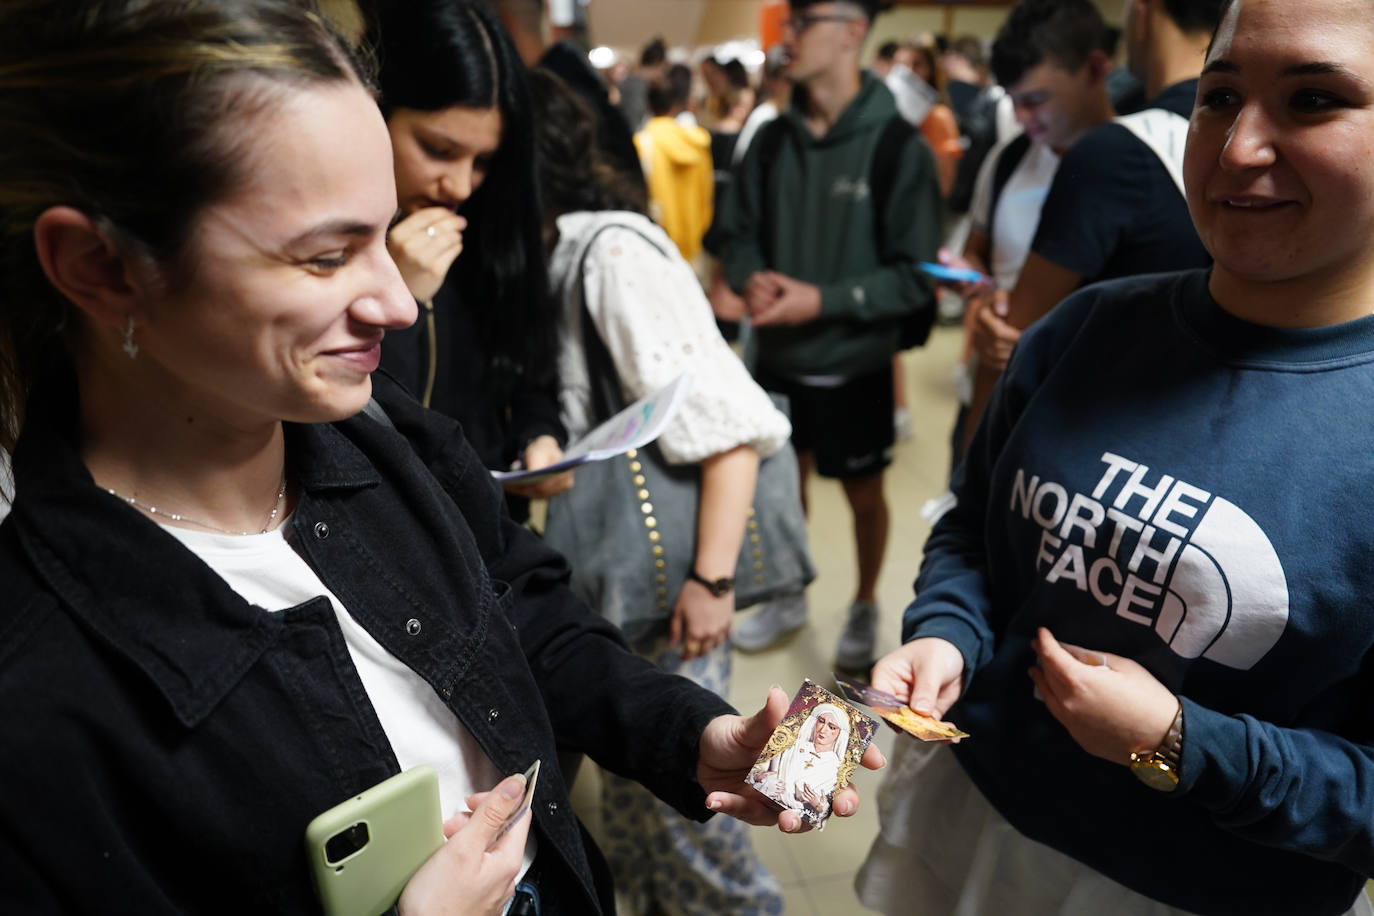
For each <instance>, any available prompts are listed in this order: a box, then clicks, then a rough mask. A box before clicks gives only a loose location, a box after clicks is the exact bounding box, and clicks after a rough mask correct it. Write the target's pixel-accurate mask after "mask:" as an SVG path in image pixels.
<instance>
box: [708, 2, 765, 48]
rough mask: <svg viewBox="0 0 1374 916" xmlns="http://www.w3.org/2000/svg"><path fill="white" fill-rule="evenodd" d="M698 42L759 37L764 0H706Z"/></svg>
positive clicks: (711, 43)
mask: <svg viewBox="0 0 1374 916" xmlns="http://www.w3.org/2000/svg"><path fill="white" fill-rule="evenodd" d="M702 6H703V9H702V13H701V24H700V25H699V26H698V27H697V35H696V44H699V45H717V44H720V43H721V42H722V41H731V40H733V39H740V38H758V37H759V9H760V8H761V7H762V6H763V0H705V2H704V3H703V4H702Z"/></svg>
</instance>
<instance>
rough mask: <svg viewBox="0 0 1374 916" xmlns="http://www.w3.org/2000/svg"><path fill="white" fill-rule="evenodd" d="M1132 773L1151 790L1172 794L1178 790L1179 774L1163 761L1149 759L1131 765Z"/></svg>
mask: <svg viewBox="0 0 1374 916" xmlns="http://www.w3.org/2000/svg"><path fill="white" fill-rule="evenodd" d="M1131 772H1132V773H1134V774H1135V778H1136V779H1139V780H1140V781H1141V782H1143V783H1145V785H1147V786H1149V787H1150V788H1151V789H1155V790H1157V791H1159V792H1172V791H1174V790H1175V789H1177V788H1178V774H1177V773H1175V772H1174V770H1173V768H1172V767H1170V766H1169V765H1168V764H1167V763H1165V762H1164V761H1162V760H1157V759H1155V758H1149V759H1146V760H1136V761H1133V762H1132V763H1131Z"/></svg>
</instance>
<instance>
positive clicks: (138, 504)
mask: <svg viewBox="0 0 1374 916" xmlns="http://www.w3.org/2000/svg"><path fill="white" fill-rule="evenodd" d="M105 492H106V493H109V494H110V495H111V496H115V497H118V498H119V499H122V500H124V501H125V502H126V503H128V504H129V505H131V506H134V507H135V508H138V509H142V510H143V511H144V512H147V513H148V514H149V515H159V516H162V517H163V518H167V519H171V520H172V521H174V522H184V523H186V524H188V525H195V526H196V527H197V528H204V529H206V530H208V531H215V532H218V533H220V534H232V535H245V534H266V533H267V532H269V531H271V530H272V526H273V525H274V524H276V521H277V516H278V515H279V514H281V504H282V500H284V499H285V498H286V472H285V471H283V472H282V475H281V486H280V487H279V488H278V489H277V499H276V502H274V503H272V513H271V514H270V515H268V516H267V524H265V525H263V526H262V530H261V531H233V530H231V529H229V528H221V527H219V526H218V525H211V524H210V523H209V522H202V521H198V520H197V519H194V518H187V517H186V516H184V515H182V514H181V513H180V512H168V511H167V510H166V509H159V508H158V507H157V506H153V505H149V504H148V503H145V502H143V501H142V500H139V499H135V498H134V497H132V496H125V495H124V494H123V493H116V492H115V491H114V490H111V489H110V488H109V487H106V488H105Z"/></svg>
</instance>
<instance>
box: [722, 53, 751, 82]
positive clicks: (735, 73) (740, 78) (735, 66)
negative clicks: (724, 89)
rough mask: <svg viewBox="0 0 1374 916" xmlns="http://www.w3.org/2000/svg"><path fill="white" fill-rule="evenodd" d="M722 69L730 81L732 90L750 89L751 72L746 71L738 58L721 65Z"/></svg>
mask: <svg viewBox="0 0 1374 916" xmlns="http://www.w3.org/2000/svg"><path fill="white" fill-rule="evenodd" d="M721 69H722V70H724V71H725V76H726V78H727V79H729V80H730V88H732V89H748V88H749V71H748V70H746V69H744V64H743V63H742V62H741V61H740V59H739V58H738V57H732V58H730V59H729V60H727V61H726V62H725V63H723V64H721Z"/></svg>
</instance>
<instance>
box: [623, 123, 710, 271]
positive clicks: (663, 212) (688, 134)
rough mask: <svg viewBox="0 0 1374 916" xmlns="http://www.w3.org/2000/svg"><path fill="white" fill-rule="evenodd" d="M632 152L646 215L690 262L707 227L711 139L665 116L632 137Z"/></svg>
mask: <svg viewBox="0 0 1374 916" xmlns="http://www.w3.org/2000/svg"><path fill="white" fill-rule="evenodd" d="M635 148H636V149H637V150H639V161H640V163H641V164H642V165H643V167H644V177H645V179H646V180H647V181H648V184H649V210H650V214H649V215H650V216H652V217H653V218H654V221H655V222H657V223H658V224H659V225H660V226H662V227H663V231H664V232H666V233H668V237H669V238H670V239H672V240H673V242H674V244H676V245H677V247H678V250H679V251H681V252H682V256H683V257H684V258H686V259H687V260H688V261H691V260H692V259H693V258H694V257H696V255H697V254H698V253H699V252H700V251H701V237H702V236H703V235H705V234H706V229H707V227H709V226H710V225H711V195H712V182H713V179H714V176H713V175H712V166H711V135H710V134H709V133H707V132H706V131H705V130H704V129H702V128H700V127H683V126H682V125H681V124H678V123H677V122H676V121H674V120H673V119H672V118H669V117H657V118H650V119H649V122H648V123H647V124H645V125H644V129H643V130H641V131H640V132H639V133H637V134H635Z"/></svg>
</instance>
